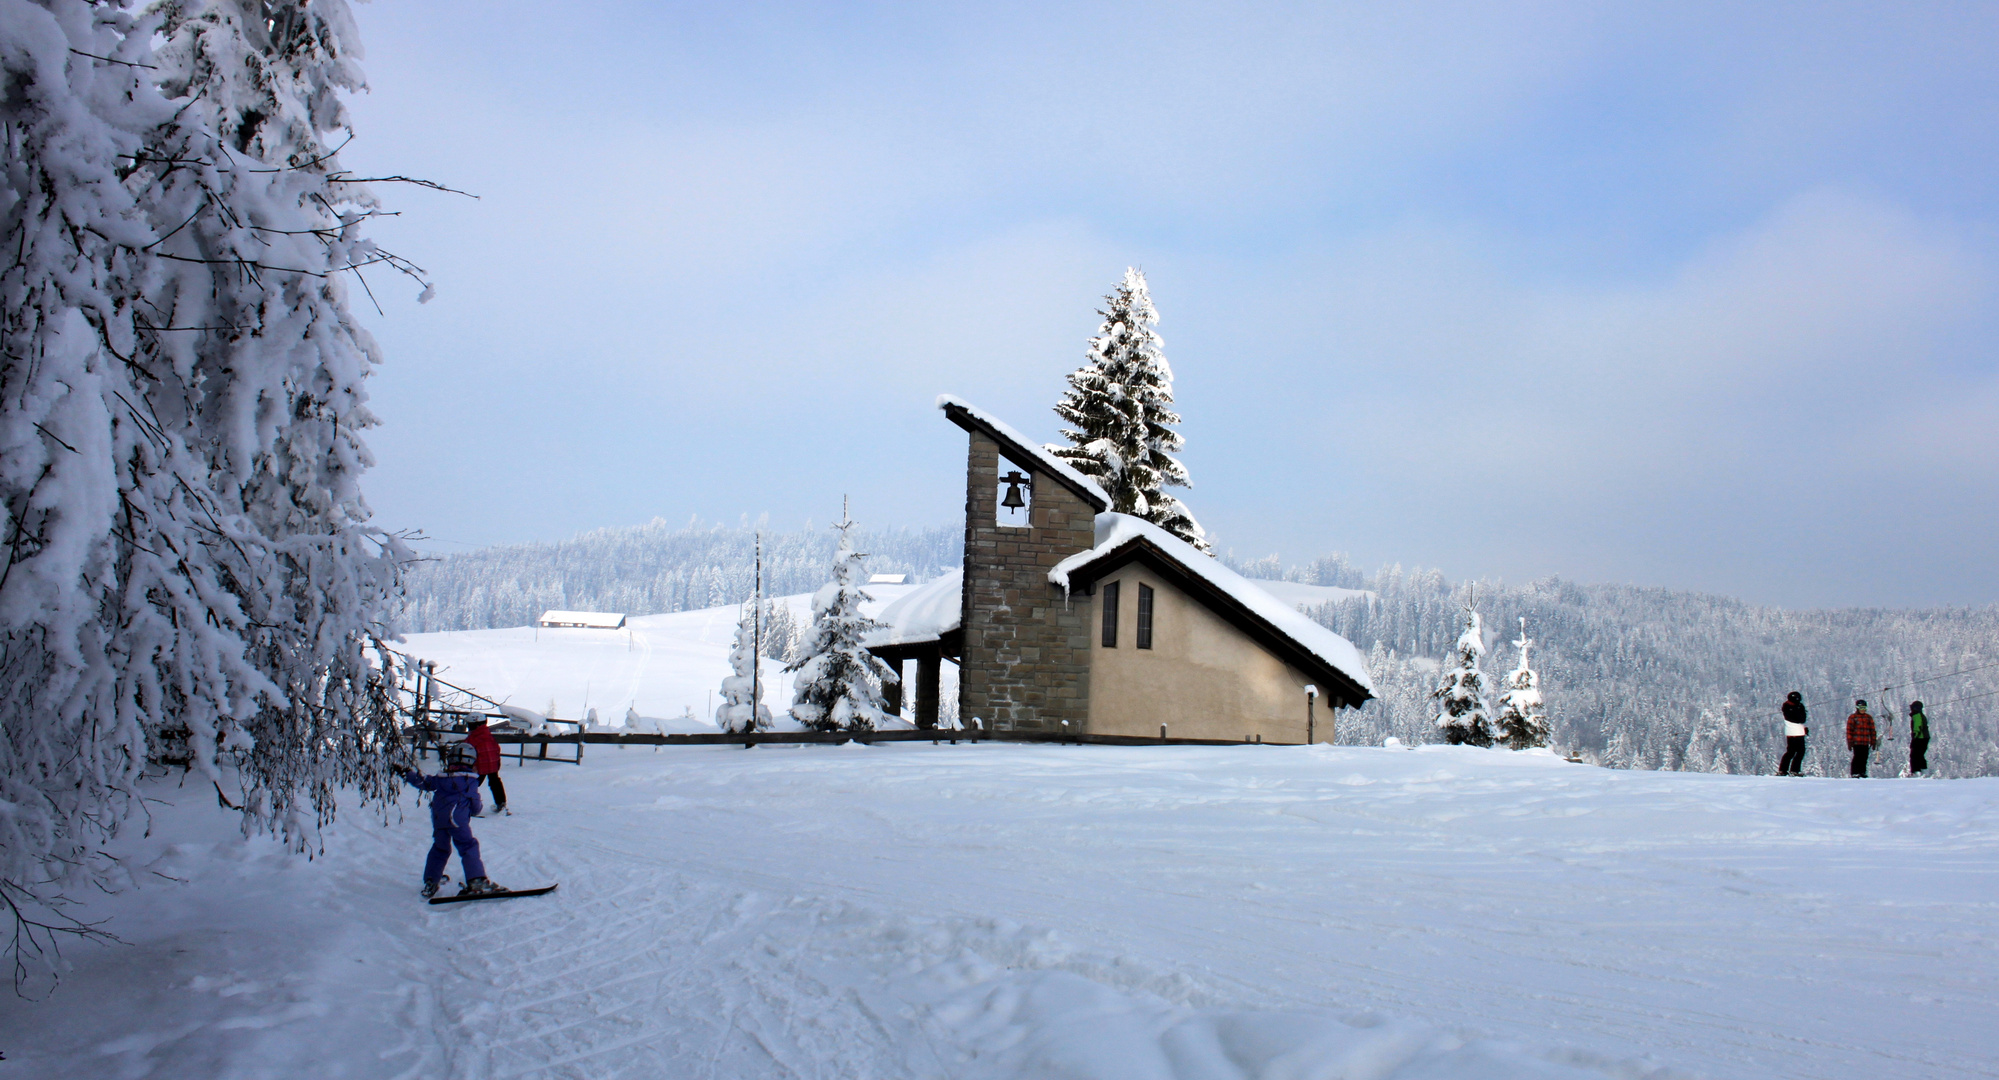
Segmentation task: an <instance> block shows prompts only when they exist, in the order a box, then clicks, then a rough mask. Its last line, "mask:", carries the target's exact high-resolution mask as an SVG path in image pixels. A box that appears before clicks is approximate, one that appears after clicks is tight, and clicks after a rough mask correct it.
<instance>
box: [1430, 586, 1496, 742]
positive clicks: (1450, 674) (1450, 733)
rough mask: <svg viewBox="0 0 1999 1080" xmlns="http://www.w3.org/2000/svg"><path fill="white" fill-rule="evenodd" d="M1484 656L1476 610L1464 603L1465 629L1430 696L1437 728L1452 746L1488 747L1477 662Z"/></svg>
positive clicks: (1482, 682) (1487, 718)
mask: <svg viewBox="0 0 1999 1080" xmlns="http://www.w3.org/2000/svg"><path fill="white" fill-rule="evenodd" d="M1484 656H1485V630H1484V628H1483V626H1482V625H1481V624H1480V622H1479V617H1478V609H1477V608H1474V607H1473V606H1472V605H1471V604H1470V603H1469V602H1467V603H1466V604H1465V629H1464V633H1462V634H1460V635H1458V643H1457V647H1456V651H1455V653H1454V655H1453V656H1452V658H1451V662H1450V665H1449V666H1447V667H1446V668H1445V669H1444V681H1443V683H1442V684H1441V685H1439V686H1438V687H1437V689H1436V690H1435V691H1434V692H1433V693H1432V694H1431V695H1430V696H1431V697H1433V698H1435V699H1436V700H1437V701H1438V703H1439V711H1438V713H1437V721H1436V723H1437V728H1438V730H1440V731H1442V732H1443V733H1444V741H1445V742H1448V743H1450V744H1451V745H1452V746H1458V745H1461V744H1465V743H1469V744H1470V745H1472V746H1491V745H1492V721H1491V717H1490V715H1489V714H1488V713H1487V711H1486V704H1485V673H1484V672H1482V671H1480V670H1479V666H1478V665H1479V661H1480V660H1481V659H1483V658H1484Z"/></svg>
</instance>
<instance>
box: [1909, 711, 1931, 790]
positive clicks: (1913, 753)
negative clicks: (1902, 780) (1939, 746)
mask: <svg viewBox="0 0 1999 1080" xmlns="http://www.w3.org/2000/svg"><path fill="white" fill-rule="evenodd" d="M1929 767H1930V718H1929V717H1927V716H1924V715H1923V703H1922V702H1920V701H1911V702H1909V775H1910V776H1915V775H1916V774H1918V773H1920V772H1922V771H1923V770H1925V769H1928V768H1929Z"/></svg>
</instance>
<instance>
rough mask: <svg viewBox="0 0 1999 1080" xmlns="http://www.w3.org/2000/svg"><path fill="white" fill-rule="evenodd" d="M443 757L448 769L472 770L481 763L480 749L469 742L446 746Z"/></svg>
mask: <svg viewBox="0 0 1999 1080" xmlns="http://www.w3.org/2000/svg"><path fill="white" fill-rule="evenodd" d="M441 756H442V757H443V758H444V767H445V768H447V769H470V768H473V767H474V766H476V765H477V764H478V763H479V748H478V747H475V746H473V745H472V744H471V743H468V742H455V743H451V744H450V745H448V746H445V747H444V748H443V751H442V753H441Z"/></svg>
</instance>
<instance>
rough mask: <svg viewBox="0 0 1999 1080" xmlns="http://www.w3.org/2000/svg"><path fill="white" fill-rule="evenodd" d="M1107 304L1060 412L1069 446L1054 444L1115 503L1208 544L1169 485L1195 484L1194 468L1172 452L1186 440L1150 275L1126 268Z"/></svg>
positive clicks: (1201, 544)
mask: <svg viewBox="0 0 1999 1080" xmlns="http://www.w3.org/2000/svg"><path fill="white" fill-rule="evenodd" d="M1104 299H1105V300H1106V302H1107V303H1106V309H1105V310H1103V311H1100V312H1098V314H1100V315H1102V316H1103V317H1104V321H1103V324H1102V325H1101V326H1099V327H1098V328H1097V336H1096V337H1093V338H1091V339H1090V348H1089V355H1088V359H1086V360H1085V361H1084V363H1083V366H1082V367H1080V368H1077V369H1076V370H1075V371H1074V372H1073V373H1071V374H1070V376H1069V389H1068V391H1067V392H1065V393H1064V394H1063V395H1062V400H1061V401H1059V402H1057V403H1056V405H1055V415H1057V416H1059V417H1061V418H1062V420H1063V422H1064V423H1066V424H1069V425H1071V426H1069V427H1067V428H1064V429H1063V430H1062V437H1063V438H1066V439H1068V440H1069V445H1067V446H1064V445H1062V444H1060V443H1051V444H1049V446H1048V451H1049V452H1050V453H1052V454H1054V455H1055V456H1056V457H1058V458H1061V459H1062V460H1063V461H1066V462H1068V463H1069V465H1071V466H1072V467H1074V468H1075V470H1076V471H1077V472H1080V473H1082V474H1083V475H1085V476H1088V477H1090V478H1091V479H1093V480H1095V481H1096V482H1097V483H1098V484H1099V485H1100V486H1102V487H1103V489H1104V492H1105V494H1107V495H1109V496H1110V499H1111V509H1112V510H1115V511H1117V512H1119V513H1121V514H1132V515H1135V516H1137V517H1142V518H1144V519H1145V520H1147V521H1150V522H1152V523H1153V524H1154V525H1157V526H1159V527H1160V528H1162V529H1165V530H1166V531H1167V532H1170V533H1172V534H1173V535H1175V536H1177V537H1179V538H1181V539H1182V540H1185V541H1187V542H1188V543H1190V544H1192V545H1194V547H1195V548H1196V549H1197V550H1200V551H1209V546H1208V541H1207V536H1206V534H1205V533H1204V532H1203V531H1202V529H1201V526H1200V524H1199V523H1197V522H1196V521H1195V520H1194V516H1193V515H1192V514H1190V513H1188V512H1187V507H1186V506H1185V505H1184V504H1182V503H1181V502H1180V500H1179V499H1176V498H1174V497H1173V496H1171V495H1168V494H1166V493H1165V492H1164V491H1163V490H1161V489H1162V488H1164V487H1168V486H1171V487H1192V486H1194V485H1193V481H1192V480H1189V479H1188V477H1187V469H1186V467H1185V466H1184V465H1181V464H1180V461H1179V459H1178V458H1175V457H1174V456H1173V454H1174V453H1175V452H1177V451H1178V450H1180V449H1181V447H1183V446H1184V445H1185V444H1186V440H1185V439H1184V438H1182V437H1181V435H1180V433H1179V432H1178V431H1175V430H1174V429H1173V425H1175V424H1178V423H1179V422H1180V414H1179V413H1176V412H1174V411H1173V368H1172V366H1171V365H1169V364H1168V363H1167V362H1166V353H1165V351H1164V350H1165V343H1164V342H1162V341H1161V340H1160V339H1159V334H1158V332H1157V331H1155V330H1153V326H1155V325H1156V324H1157V323H1158V322H1159V313H1158V312H1157V311H1156V310H1154V309H1153V306H1152V295H1151V293H1150V292H1149V291H1148V290H1147V288H1146V284H1145V275H1144V274H1143V273H1141V272H1139V271H1138V270H1137V269H1128V270H1126V271H1125V272H1124V280H1123V281H1122V282H1120V283H1119V284H1118V287H1117V288H1116V289H1115V290H1113V291H1112V292H1111V294H1110V295H1109V296H1107V297H1105V298H1104Z"/></svg>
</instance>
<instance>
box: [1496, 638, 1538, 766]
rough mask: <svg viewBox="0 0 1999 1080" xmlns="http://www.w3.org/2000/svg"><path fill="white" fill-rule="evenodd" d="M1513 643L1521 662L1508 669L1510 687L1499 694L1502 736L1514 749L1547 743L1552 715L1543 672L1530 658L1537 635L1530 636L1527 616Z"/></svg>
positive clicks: (1501, 738) (1500, 737) (1529, 747)
mask: <svg viewBox="0 0 1999 1080" xmlns="http://www.w3.org/2000/svg"><path fill="white" fill-rule="evenodd" d="M1513 644H1514V646H1515V647H1516V648H1518V649H1519V650H1520V666H1518V667H1516V668H1514V669H1513V670H1512V671H1511V672H1509V673H1507V676H1506V691H1505V692H1504V693H1503V694H1501V695H1500V698H1499V739H1500V741H1501V742H1504V743H1505V744H1506V745H1507V747H1508V748H1509V749H1513V750H1527V749H1531V748H1533V747H1536V746H1546V745H1548V716H1547V713H1546V711H1545V709H1544V708H1543V705H1542V701H1541V676H1540V675H1539V674H1537V673H1536V672H1535V671H1534V668H1533V666H1532V665H1531V664H1529V663H1528V660H1527V651H1528V650H1529V649H1532V648H1533V647H1534V639H1533V638H1530V637H1528V636H1527V620H1526V619H1524V618H1523V619H1521V620H1520V636H1519V637H1518V638H1516V639H1514V642H1513Z"/></svg>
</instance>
